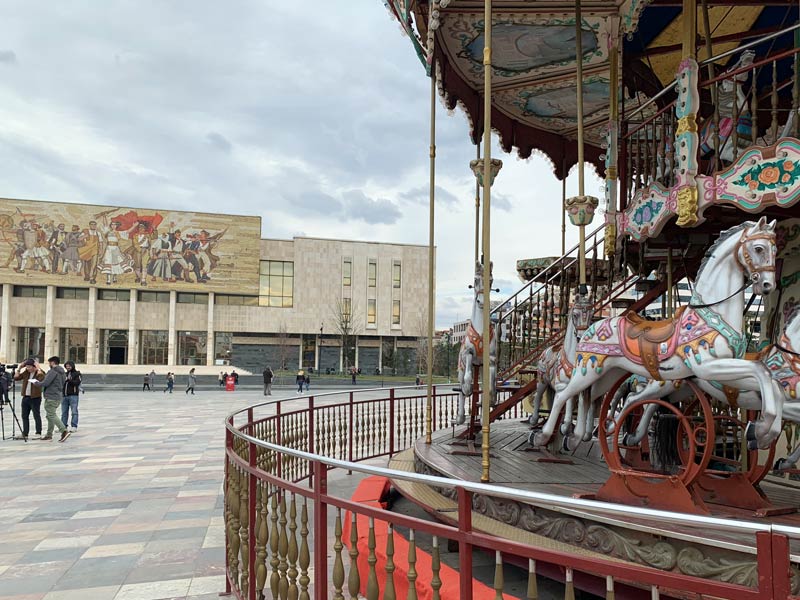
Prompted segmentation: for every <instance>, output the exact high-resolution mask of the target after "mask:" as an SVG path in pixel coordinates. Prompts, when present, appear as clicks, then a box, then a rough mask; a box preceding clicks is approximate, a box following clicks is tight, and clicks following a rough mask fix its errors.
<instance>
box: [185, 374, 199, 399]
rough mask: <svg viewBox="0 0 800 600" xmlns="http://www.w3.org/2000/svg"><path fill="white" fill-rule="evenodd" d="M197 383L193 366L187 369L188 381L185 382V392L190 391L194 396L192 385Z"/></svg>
mask: <svg viewBox="0 0 800 600" xmlns="http://www.w3.org/2000/svg"><path fill="white" fill-rule="evenodd" d="M196 384H197V376H196V375H195V374H194V368H192V369H190V370H189V381H188V382H187V383H186V393H187V394H188V393H189V392H192V396H194V386H195V385H196Z"/></svg>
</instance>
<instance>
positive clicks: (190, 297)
mask: <svg viewBox="0 0 800 600" xmlns="http://www.w3.org/2000/svg"><path fill="white" fill-rule="evenodd" d="M177 296H178V297H177V298H176V301H177V302H178V304H208V294H187V293H185V292H178V294H177Z"/></svg>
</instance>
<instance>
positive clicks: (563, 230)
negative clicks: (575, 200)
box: [561, 162, 567, 256]
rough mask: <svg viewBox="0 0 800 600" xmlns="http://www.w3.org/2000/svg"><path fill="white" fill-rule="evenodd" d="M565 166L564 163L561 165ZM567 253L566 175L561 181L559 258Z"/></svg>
mask: <svg viewBox="0 0 800 600" xmlns="http://www.w3.org/2000/svg"><path fill="white" fill-rule="evenodd" d="M563 164H564V165H565V166H566V162H564V163H563ZM566 253H567V174H566V173H564V179H562V180H561V256H564V255H565V254H566Z"/></svg>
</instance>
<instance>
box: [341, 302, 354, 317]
mask: <svg viewBox="0 0 800 600" xmlns="http://www.w3.org/2000/svg"><path fill="white" fill-rule="evenodd" d="M352 314H353V302H352V300H351V299H350V298H342V316H343V317H349V316H350V315H352Z"/></svg>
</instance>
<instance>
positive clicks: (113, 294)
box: [97, 290, 131, 302]
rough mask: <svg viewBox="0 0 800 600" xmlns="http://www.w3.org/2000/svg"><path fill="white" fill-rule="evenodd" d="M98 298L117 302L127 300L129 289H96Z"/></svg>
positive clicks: (129, 296) (128, 298) (129, 294)
mask: <svg viewBox="0 0 800 600" xmlns="http://www.w3.org/2000/svg"><path fill="white" fill-rule="evenodd" d="M97 299H98V300H111V301H118V302H129V301H130V299H131V291H130V290H97Z"/></svg>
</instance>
